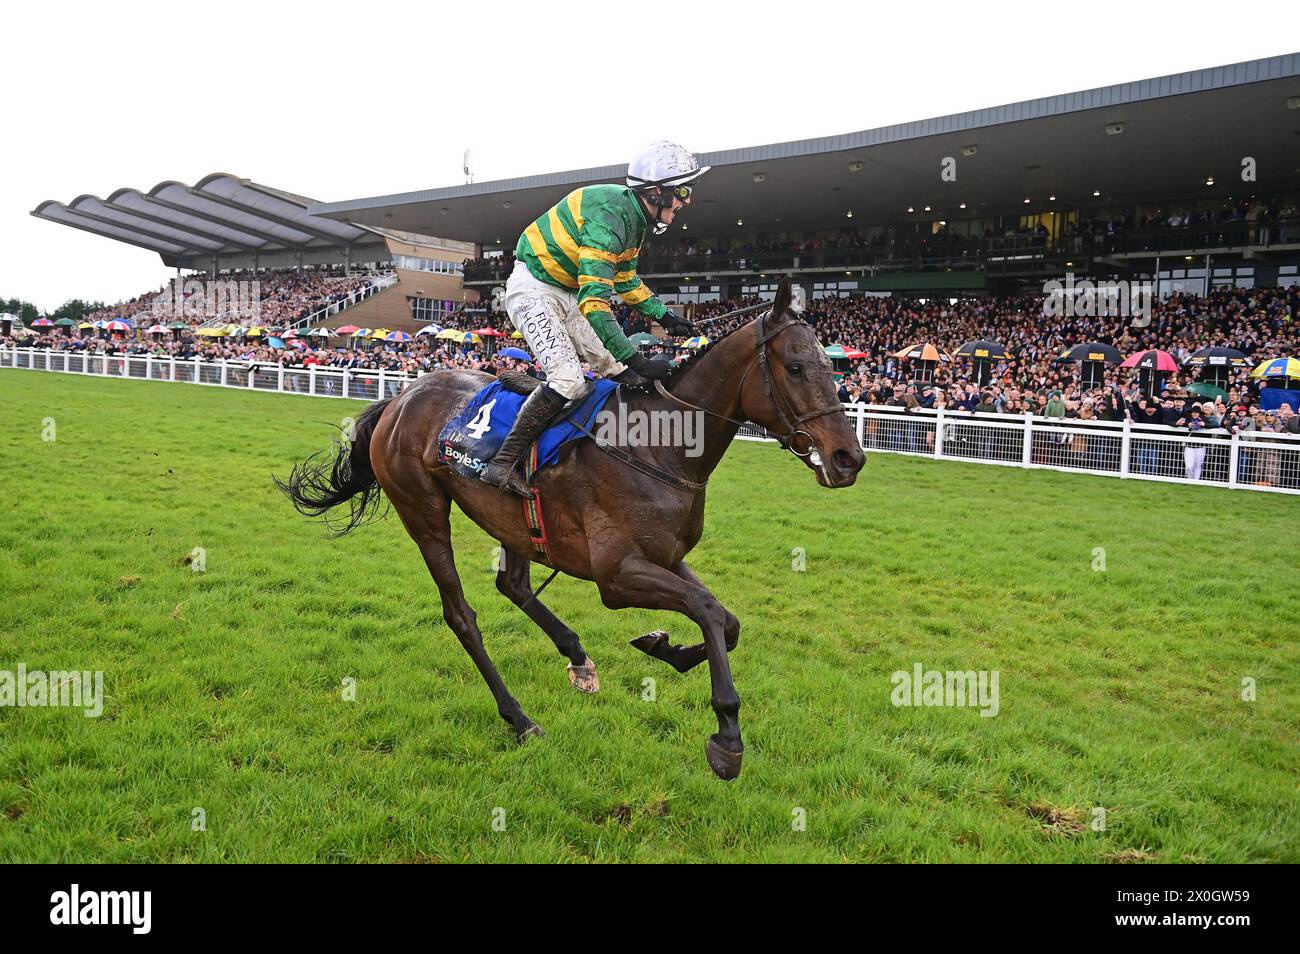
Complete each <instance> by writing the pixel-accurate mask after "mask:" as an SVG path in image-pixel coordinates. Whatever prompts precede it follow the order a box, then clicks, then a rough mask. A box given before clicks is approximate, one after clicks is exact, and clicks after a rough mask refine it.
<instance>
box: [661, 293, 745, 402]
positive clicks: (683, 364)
mask: <svg viewBox="0 0 1300 954" xmlns="http://www.w3.org/2000/svg"><path fill="white" fill-rule="evenodd" d="M765 314H767V312H762V311H760V312H759V313H758V314H756V315H755V316H754V317H753V318H751V319H749V321H743V322H741V323H740V324H738V325H737V326H736V327H734V328H732V329H731V330H730V331H727V332H724V333H723V334H720V335H718V336H717V337H716V338H710V339H709V343H708V344H706V345H705V346H704V347H702V348H696V349H695V350H694V351H693V352H691V353H690V354H688V355H687V356H686V357H684V358H682V359H681V360H680V361H678V362H677V364H676V365H675V366H674V367H673V370H672V373H671V374H669V375H668V376H667V377H666V378H664V379H663V380H664V387H670V386H671V385H672V383H673V382H674V381H677V380H680V379H681V378H683V377H685V376H686V374H687V373H688V372H689V371H690V370H691V368H693V367H695V366H696V365H697V364H699V363H700V362H701V361H702V360H704V357H705V355H707V354H708V353H709V352H710V351H712V350H713V349H714V348H716V347H717V346H718V345H720V344H722V342H724V341H726V340H727V339H728V338H730V337H731V336H732V335H734V334H735V333H736V332H738V331H741V330H742V329H744V328H748V327H749V326H750V325H752V324H753V323H754V322H756V321H758V319H759V318H761V317H762V316H763V315H765ZM652 387H653V385H652Z"/></svg>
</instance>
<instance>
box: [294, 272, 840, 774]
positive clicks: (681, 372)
mask: <svg viewBox="0 0 1300 954" xmlns="http://www.w3.org/2000/svg"><path fill="white" fill-rule="evenodd" d="M790 297H791V296H790V287H789V283H788V281H787V282H785V283H783V284H782V285H781V288H780V290H779V291H778V293H777V297H776V300H775V302H774V303H773V307H772V310H771V312H770V313H767V312H764V313H762V314H761V315H760V317H758V318H756V319H755V320H753V321H751V322H749V323H748V324H746V325H743V326H742V327H740V328H739V329H737V330H736V331H734V332H732V333H730V334H728V335H726V336H725V337H722V338H720V339H719V340H717V341H716V342H714V343H713V344H711V345H709V346H707V348H706V349H705V350H704V351H703V352H701V353H699V354H697V355H695V356H693V357H692V358H690V359H688V360H687V361H686V362H684V363H683V365H682V366H680V367H679V368H678V369H677V370H676V371H675V372H674V373H673V374H672V375H671V376H670V377H669V378H668V379H667V381H666V382H665V384H666V386H661V387H660V388H659V389H658V391H657V393H656V392H652V391H650V390H648V389H646V390H632V389H627V388H623V389H620V392H619V400H622V401H624V402H625V403H626V405H627V411H628V412H629V416H630V415H631V413H632V412H637V411H639V412H642V413H643V414H646V413H653V412H660V413H662V412H663V411H669V410H671V411H677V412H678V413H681V412H682V411H683V409H686V410H689V411H690V412H692V413H699V412H703V413H701V414H700V415H699V416H700V417H703V418H704V419H705V421H706V424H705V426H704V432H703V446H702V452H700V453H699V454H698V456H694V457H691V456H688V455H687V453H685V452H684V450H683V448H682V447H680V446H679V447H637V448H636V449H635V450H633V451H631V452H628V451H626V450H624V451H622V452H621V454H620V451H619V450H617V449H616V450H614V451H613V452H610V451H609V450H608V449H607V448H603V447H602V446H600V444H599V443H598V442H596V441H592V440H588V439H583V440H580V441H577V442H574V443H571V444H569V445H568V446H567V448H566V450H565V451H564V453H563V455H562V456H561V459H560V461H559V462H558V463H557V464H556V465H554V466H552V467H549V468H547V469H544V470H542V471H541V472H540V473H539V474H538V475H537V478H536V486H537V487H538V490H539V491H540V496H541V500H542V509H543V513H544V522H545V527H546V530H547V536H548V538H549V549H548V550H547V552H546V555H545V556H543V555H542V554H541V553H540V552H539V551H538V550H537V548H536V547H535V546H534V542H533V537H532V536H531V535H530V531H529V528H528V526H527V524H526V521H525V515H524V512H523V508H522V502H521V500H520V498H518V497H515V496H513V495H509V494H505V493H502V492H501V491H499V490H497V489H495V488H493V487H490V486H488V485H486V484H484V483H482V482H480V481H478V480H475V479H471V478H466V477H462V476H460V475H459V474H457V473H455V472H454V471H452V470H451V469H450V468H448V467H447V466H446V465H445V464H443V463H442V462H440V461H439V459H438V437H439V434H440V433H441V431H442V428H443V426H444V425H445V424H446V423H447V422H448V421H449V420H450V419H451V418H452V417H454V416H455V415H456V414H457V413H458V412H459V411H460V410H461V409H462V408H464V407H465V405H466V404H467V403H468V402H469V400H470V398H471V397H473V395H474V394H475V393H477V392H478V391H479V389H481V388H482V387H484V386H485V385H486V384H488V383H490V382H491V380H492V379H491V377H489V376H488V375H486V374H483V373H481V372H475V371H456V372H446V371H437V372H434V373H431V374H426V375H424V376H423V377H422V378H420V380H419V381H417V382H415V383H414V384H413V385H411V386H410V387H408V388H407V389H406V390H404V391H403V392H402V393H401V394H400V395H398V396H397V397H395V398H391V399H389V400H386V401H381V402H379V403H377V404H373V405H371V406H370V407H369V408H367V409H366V410H365V411H364V412H362V414H361V415H360V417H359V418H358V420H357V424H356V429H355V434H354V436H353V440H352V442H351V445H350V446H349V445H348V444H346V443H345V444H343V445H341V446H340V447H339V448H338V450H337V451H333V450H330V451H324V452H321V454H318V455H315V456H313V457H312V458H309V459H308V460H307V461H304V462H303V463H302V464H299V465H298V466H297V467H295V468H294V470H293V472H292V474H291V475H290V477H289V479H288V481H287V482H279V481H277V483H279V485H280V488H281V489H282V490H283V491H285V493H287V494H288V495H289V496H290V497H291V498H292V500H293V501H294V504H295V506H297V507H298V509H299V510H300V511H302V512H303V513H306V514H308V515H309V516H320V515H322V514H324V513H325V512H326V511H328V510H330V509H331V508H333V507H335V506H337V505H339V504H342V503H345V502H347V503H349V504H350V508H351V519H350V520H349V521H348V522H347V525H346V526H345V527H344V528H343V529H342V531H340V532H342V533H346V532H347V531H348V530H351V529H352V528H353V527H355V526H357V525H358V524H360V523H361V522H363V521H364V519H365V518H366V517H367V516H368V515H369V514H370V513H372V512H373V511H374V509H375V507H376V506H377V504H378V502H379V501H378V495H379V490H380V488H382V490H383V492H384V494H385V495H387V497H388V499H389V501H391V503H392V505H393V507H394V508H396V510H397V514H398V516H399V517H400V518H401V520H402V523H403V525H405V527H406V530H407V532H408V533H409V534H410V535H411V538H412V539H413V540H414V541H415V543H416V544H417V545H418V546H419V548H420V552H421V553H422V554H423V555H424V562H425V563H426V564H427V565H428V567H429V572H430V573H431V574H432V576H433V579H434V582H435V583H436V584H437V585H438V591H439V593H440V594H441V596H442V609H443V616H444V617H445V619H446V621H447V625H448V626H450V627H451V629H452V631H453V632H454V633H455V634H456V636H457V637H458V638H459V639H460V642H461V645H462V646H464V647H465V650H466V651H467V652H468V653H469V655H470V657H471V658H472V659H473V660H474V665H475V666H477V667H478V670H479V672H480V673H481V674H482V675H483V678H484V679H485V680H486V681H487V684H488V688H490V689H491V690H492V695H493V696H494V697H495V698H496V703H497V711H498V712H499V713H500V714H501V717H502V718H503V719H505V720H506V721H507V722H509V723H510V725H511V726H512V727H513V728H514V730H515V732H516V734H517V735H518V737H519V740H520V741H524V740H525V739H527V738H528V737H529V736H533V735H538V736H540V735H542V730H541V727H540V726H538V725H537V724H536V723H534V722H533V721H532V719H530V718H529V717H528V716H527V715H525V714H524V711H523V709H522V708H520V706H519V703H518V702H517V701H516V700H515V698H514V697H513V696H512V695H511V694H510V692H509V691H508V690H507V689H506V686H505V683H504V682H503V681H502V679H501V676H500V675H499V674H498V673H497V671H496V668H495V667H494V666H493V664H492V660H491V659H489V658H488V654H487V650H486V649H485V648H484V646H483V637H482V635H481V634H480V632H479V629H478V625H477V623H476V618H475V614H474V610H473V609H472V608H471V607H470V605H469V603H468V602H467V601H466V599H465V594H464V592H463V590H462V589H461V584H460V578H459V576H458V575H457V573H456V564H455V560H454V558H453V554H452V542H451V505H452V502H453V501H454V502H455V503H456V505H457V506H459V507H460V509H461V510H462V511H464V512H465V513H466V514H467V515H468V516H469V518H470V519H471V520H473V521H474V522H475V523H476V524H478V525H479V526H480V527H482V528H483V529H484V530H485V531H486V532H487V533H488V534H489V535H491V536H492V537H494V538H496V539H497V540H498V541H500V543H501V546H502V550H503V553H504V555H505V559H504V563H503V566H502V569H501V570H500V572H499V573H498V574H497V580H496V583H497V589H498V590H500V591H501V593H503V594H504V595H505V596H506V597H508V598H509V599H510V600H511V601H512V602H513V603H514V604H515V605H516V606H519V607H520V608H521V609H522V610H523V611H524V613H526V614H527V615H528V617H529V618H530V619H531V620H533V622H535V623H536V624H537V625H538V626H540V627H541V628H542V629H543V630H544V631H545V632H546V634H547V635H548V636H549V637H550V638H551V640H552V641H553V642H554V643H555V645H556V647H557V648H558V649H559V651H560V653H561V655H563V656H565V657H567V658H568V660H569V680H570V681H571V682H572V683H573V684H574V685H575V686H576V687H577V688H579V689H582V690H584V691H587V692H595V691H597V690H598V689H599V681H598V679H597V676H596V666H595V664H594V663H593V662H592V661H591V658H590V657H589V656H588V655H587V651H586V650H585V649H583V647H582V644H581V642H580V641H579V640H578V635H577V633H575V632H574V631H573V630H571V629H570V628H569V627H568V626H566V625H565V624H564V623H563V622H561V621H560V620H559V619H558V618H556V616H555V615H554V614H553V613H551V611H550V610H549V609H547V608H546V607H545V606H544V605H543V604H542V603H541V602H540V601H539V600H538V599H537V598H536V594H534V593H533V592H532V590H531V580H530V569H531V562H532V561H534V560H536V561H537V562H541V563H543V564H544V565H548V566H550V567H552V568H553V569H554V570H556V571H559V572H563V573H567V574H568V575H570V576H573V577H577V578H579V579H583V580H591V581H593V582H594V583H595V584H596V586H597V588H598V589H599V591H600V596H601V600H602V602H604V604H605V605H606V606H608V607H609V608H611V609H622V608H625V607H640V608H643V609H656V610H671V611H673V612H676V613H681V614H682V615H684V616H686V617H688V618H689V619H691V620H692V621H693V622H694V623H695V624H696V625H698V626H699V627H700V631H701V632H702V633H703V635H704V641H703V642H702V643H699V644H696V645H692V646H674V645H672V644H671V643H670V642H669V640H668V637H667V634H665V633H662V632H660V633H651V634H649V635H647V636H642V637H640V638H638V639H635V640H633V641H632V642H633V645H634V646H636V647H637V648H638V649H640V650H642V651H643V652H646V653H648V654H649V655H651V656H653V657H655V658H656V659H660V660H663V661H664V662H667V663H668V664H669V665H671V666H673V667H674V668H675V669H677V670H678V671H679V672H686V671H687V670H689V669H691V668H692V667H694V666H696V665H698V664H699V663H701V662H704V661H705V660H708V663H709V672H710V677H711V682H712V703H713V709H714V711H715V712H716V713H717V717H718V732H717V734H716V735H712V736H710V738H709V740H708V742H707V744H706V746H705V754H706V758H707V760H708V763H709V765H710V767H711V768H712V769H713V771H714V772H715V773H717V775H718V776H719V777H721V778H723V779H733V778H735V777H736V776H737V775H739V774H740V767H741V757H742V754H743V752H744V747H743V745H742V744H741V738H740V724H739V721H738V719H737V713H738V712H739V709H740V697H739V696H738V695H737V694H736V689H735V686H734V685H733V684H732V679H731V667H730V665H729V664H728V661H727V653H728V651H730V650H732V649H734V648H735V646H736V642H737V640H738V639H739V638H740V621H739V620H738V619H736V617H735V616H734V615H732V614H731V613H730V612H728V611H727V609H726V608H725V607H723V606H722V604H721V603H719V602H718V600H717V599H716V598H715V597H714V595H713V594H712V593H710V592H709V590H708V588H707V587H706V586H705V585H704V583H703V582H701V581H700V579H699V578H698V577H697V576H696V575H695V574H694V573H693V572H692V571H691V568H690V567H689V566H687V564H686V562H685V557H686V554H688V553H689V552H690V551H691V549H692V548H693V547H694V546H695V544H696V543H697V542H699V539H700V534H701V533H702V531H703V528H704V496H705V495H704V484H705V483H706V482H707V480H708V477H709V474H710V473H711V472H712V471H713V469H714V468H715V467H716V466H717V465H718V462H719V461H720V460H721V459H722V455H723V454H724V453H725V452H726V449H727V447H728V446H729V445H730V443H731V441H732V439H733V438H734V437H735V435H736V431H737V429H738V428H739V427H740V426H741V425H742V424H743V423H744V422H745V421H752V422H754V423H756V424H759V425H761V426H763V427H764V428H766V429H767V430H768V431H769V432H770V433H771V434H772V436H774V437H776V438H777V440H778V441H780V442H781V444H782V445H783V446H785V447H786V448H787V449H789V450H791V451H793V452H794V453H796V454H798V455H799V456H800V457H801V458H803V460H804V462H805V463H806V464H807V465H808V466H809V468H810V469H812V470H813V471H814V472H815V473H816V475H817V481H818V483H820V484H821V485H822V486H825V487H847V486H849V485H851V484H852V483H853V482H854V480H855V479H856V478H857V474H858V471H859V470H861V469H862V465H863V461H864V457H863V453H862V448H861V445H860V444H859V443H858V440H857V437H856V435H855V433H854V431H853V428H852V427H850V425H849V423H848V420H847V418H846V417H845V415H844V409H843V407H842V405H841V404H840V403H839V401H838V400H837V399H836V393H835V388H834V386H833V384H832V378H831V374H830V371H831V366H830V361H829V360H828V359H827V357H826V354H825V352H824V351H823V350H822V348H821V346H820V345H819V344H818V342H817V337H816V335H814V334H813V331H812V329H811V328H810V327H809V325H808V324H806V323H805V322H804V321H802V320H800V319H799V318H798V317H797V316H796V315H794V314H793V313H792V312H790V311H789V305H790ZM629 453H630V456H631V457H632V458H635V459H633V460H629V459H628V457H629ZM552 575H554V574H552ZM548 582H549V581H548ZM543 585H544V584H543ZM539 592H540V591H539Z"/></svg>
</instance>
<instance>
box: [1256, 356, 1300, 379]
mask: <svg viewBox="0 0 1300 954" xmlns="http://www.w3.org/2000/svg"><path fill="white" fill-rule="evenodd" d="M1250 376H1251V377H1252V378H1300V361H1297V360H1296V359H1295V358H1273V359H1272V360H1270V361H1265V362H1264V363H1263V364H1261V365H1260V366H1259V367H1258V368H1256V369H1255V370H1254V371H1252V372H1250Z"/></svg>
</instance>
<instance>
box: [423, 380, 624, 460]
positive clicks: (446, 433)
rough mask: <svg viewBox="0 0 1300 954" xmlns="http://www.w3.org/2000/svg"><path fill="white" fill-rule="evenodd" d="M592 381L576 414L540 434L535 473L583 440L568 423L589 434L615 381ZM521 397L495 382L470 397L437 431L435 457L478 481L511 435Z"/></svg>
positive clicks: (615, 383) (580, 433) (575, 428)
mask: <svg viewBox="0 0 1300 954" xmlns="http://www.w3.org/2000/svg"><path fill="white" fill-rule="evenodd" d="M594 383H595V390H593V391H592V392H591V393H590V394H589V395H587V397H586V400H584V401H583V402H582V404H581V405H579V406H578V409H577V410H575V411H574V412H573V413H571V414H568V415H566V416H565V418H564V420H562V421H560V422H559V423H558V424H552V425H551V426H550V427H548V428H547V429H546V430H544V431H542V436H541V437H539V438H538V439H537V442H536V445H535V447H536V451H537V456H536V461H537V464H536V469H537V470H541V469H542V468H543V467H549V466H550V465H551V464H554V463H555V462H556V461H557V460H559V458H560V449H561V448H562V447H564V445H565V444H567V443H569V441H572V440H576V439H577V438H579V437H585V436H586V435H584V434H583V433H582V431H580V430H578V428H577V427H575V426H574V424H573V422H574V421H576V422H578V423H580V424H581V425H582V426H583V427H584V428H586V429H587V430H591V429H592V426H593V422H594V421H595V418H596V415H597V414H599V413H600V411H601V409H602V408H603V407H604V406H605V402H606V401H608V400H609V396H610V395H611V394H612V393H613V391H614V389H615V388H617V387H618V383H617V382H616V381H611V380H609V379H602V380H599V381H596V382H594ZM526 397H527V395H523V394H516V393H515V392H513V391H507V390H506V389H505V388H504V387H503V386H502V385H501V382H500V381H493V382H492V383H491V384H489V385H488V386H487V387H485V388H484V389H483V390H481V391H479V392H478V394H475V395H474V397H473V398H472V399H471V400H470V402H469V404H468V405H467V406H466V407H465V410H463V411H461V412H460V413H459V414H457V415H456V416H455V417H454V418H452V419H451V420H450V421H449V422H448V423H447V426H446V427H444V428H443V429H442V433H441V434H439V435H438V459H439V460H441V461H442V462H443V463H445V464H447V465H448V466H450V467H451V469H452V470H454V471H456V473H458V474H460V475H461V476H463V477H478V475H479V474H480V473H481V472H482V470H483V468H484V467H486V466H487V465H488V463H489V462H490V461H491V460H492V458H493V457H494V456H495V455H496V452H497V451H498V450H499V449H500V448H501V442H502V441H504V440H505V439H506V435H507V434H509V433H510V428H511V426H512V425H513V424H514V423H515V418H516V417H518V416H519V408H520V407H522V406H523V403H524V400H525V399H526ZM530 456H531V455H530Z"/></svg>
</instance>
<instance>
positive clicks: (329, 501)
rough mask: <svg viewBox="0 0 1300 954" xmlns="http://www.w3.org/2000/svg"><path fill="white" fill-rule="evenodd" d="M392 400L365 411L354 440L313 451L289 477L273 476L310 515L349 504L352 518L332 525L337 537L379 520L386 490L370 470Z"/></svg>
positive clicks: (355, 430)
mask: <svg viewBox="0 0 1300 954" xmlns="http://www.w3.org/2000/svg"><path fill="white" fill-rule="evenodd" d="M391 400H392V398H389V399H388V400H386V401H379V402H377V403H375V404H372V405H370V406H369V407H368V408H366V409H365V410H364V411H362V412H361V414H360V415H359V416H358V417H357V420H356V423H355V424H354V425H353V437H352V441H351V442H350V443H349V442H348V441H347V440H342V441H340V442H339V443H338V446H337V447H331V448H329V449H327V450H323V451H318V452H317V453H315V454H312V455H311V456H310V457H308V458H307V459H306V460H304V461H303V462H302V463H300V464H298V465H296V466H295V467H294V468H293V470H291V471H290V472H289V479H288V480H281V479H280V478H278V477H275V478H272V479H273V480H275V485H276V486H277V487H279V488H280V490H281V491H282V492H283V493H284V495H285V496H287V497H288V498H289V499H290V500H292V501H293V505H294V506H295V507H296V508H297V509H298V512H299V513H301V514H305V515H306V516H308V517H321V516H324V515H325V513H326V512H327V511H329V510H331V509H333V508H334V507H337V506H338V505H339V504H342V503H346V504H347V505H348V509H349V515H348V520H347V523H346V524H344V525H343V526H342V527H335V526H332V525H331V529H332V530H334V535H335V536H338V537H341V536H343V534H345V533H348V532H349V531H351V530H355V529H356V528H357V527H359V526H361V525H362V524H365V523H370V522H371V521H372V520H373V519H375V512H376V511H377V510H378V509H379V501H380V497H381V496H382V495H383V491H382V490H381V489H380V486H379V481H378V480H376V479H375V472H374V471H373V470H371V469H370V436H371V435H372V434H373V433H374V431H375V425H376V424H377V423H379V416H380V415H381V414H383V413H384V408H386V407H387V406H388V403H389V401H391ZM328 522H329V521H328V519H327V520H326V523H328Z"/></svg>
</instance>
